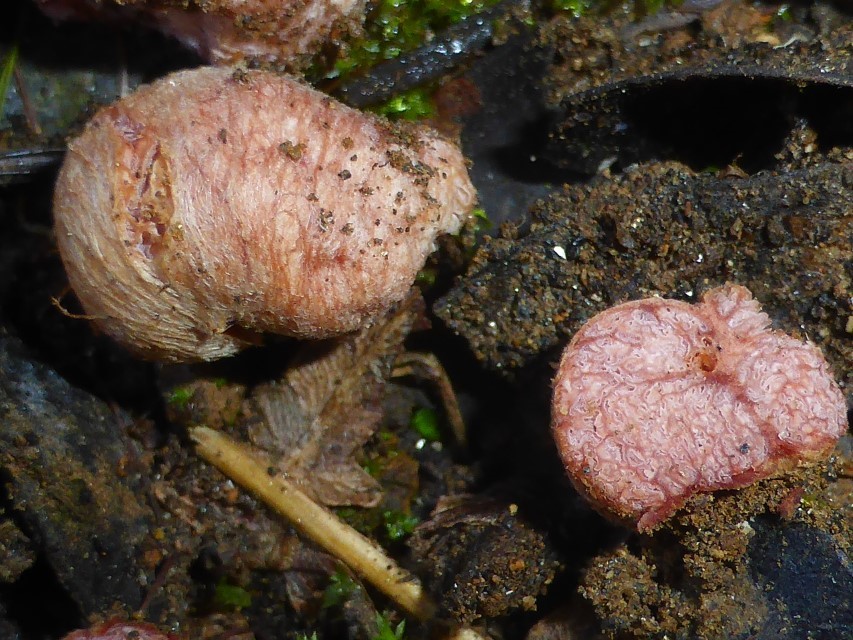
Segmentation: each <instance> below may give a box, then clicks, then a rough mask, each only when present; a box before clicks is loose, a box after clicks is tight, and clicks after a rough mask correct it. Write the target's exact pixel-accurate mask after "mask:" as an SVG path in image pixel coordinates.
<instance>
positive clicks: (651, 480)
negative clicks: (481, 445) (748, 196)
mask: <svg viewBox="0 0 853 640" xmlns="http://www.w3.org/2000/svg"><path fill="white" fill-rule="evenodd" d="M846 412H847V408H846V403H845V401H844V396H843V395H842V393H841V389H840V388H839V387H838V385H837V384H836V382H835V381H834V379H833V377H832V372H831V371H830V368H829V365H828V364H827V362H826V360H825V359H824V357H823V354H822V353H821V352H820V350H819V349H818V348H817V347H816V346H814V345H813V344H810V343H808V342H801V341H800V340H797V339H795V338H793V337H791V336H788V335H786V334H784V333H781V332H779V331H773V330H771V329H770V319H769V317H768V316H767V314H765V313H763V312H762V311H761V307H760V305H759V304H758V302H757V301H755V300H753V298H752V294H751V293H750V292H749V291H748V290H747V289H745V288H744V287H741V286H736V285H727V286H724V287H719V288H717V289H713V290H711V291H708V292H707V293H706V294H705V295H704V297H703V299H702V302H701V303H699V304H697V305H690V304H688V303H685V302H678V301H675V300H664V299H660V298H650V299H647V300H638V301H635V302H628V303H625V304H622V305H619V306H616V307H613V308H612V309H608V310H607V311H604V312H603V313H600V314H599V315H597V316H595V317H594V318H592V319H591V320H590V321H589V322H588V323H587V324H586V325H584V326H583V327H582V328H581V329H580V331H578V332H577V334H576V335H575V336H574V338H573V339H572V341H571V343H570V344H569V346H568V347H567V348H566V350H565V352H564V353H563V357H562V360H561V361H560V366H559V369H558V371H557V376H556V378H555V380H554V400H553V405H552V428H553V433H554V438H555V440H556V443H557V447H558V449H559V451H560V455H561V457H562V459H563V463H564V465H565V467H566V471H567V472H568V474H569V477H570V478H571V480H572V482H573V484H574V485H575V487H576V488H577V489H578V490H579V491H580V492H581V493H582V494H584V495H586V496H587V497H588V498H589V499H590V500H591V501H592V503H593V504H594V505H595V507H596V508H597V509H599V510H601V511H602V512H604V513H605V514H609V515H612V516H616V517H617V518H619V519H621V520H628V521H631V522H633V523H635V524H636V526H637V528H638V529H639V530H640V531H647V530H649V529H651V528H653V527H654V526H655V525H657V524H658V523H660V522H662V521H663V520H665V519H666V518H668V517H669V516H671V515H672V514H673V513H674V512H675V511H676V510H677V509H678V508H679V507H680V506H681V505H683V504H684V502H685V501H686V500H687V498H689V497H690V496H691V495H693V494H694V493H696V492H699V491H714V490H718V489H734V488H738V487H743V486H745V485H747V484H750V483H752V482H754V481H756V480H759V479H761V478H766V477H769V476H772V475H776V474H779V473H782V472H784V471H786V470H788V469H791V468H793V467H795V466H797V465H800V464H803V463H808V462H811V461H815V460H818V459H820V458H821V457H824V456H826V455H827V454H828V452H829V451H830V450H831V449H832V448H833V447H834V446H835V443H836V441H837V440H838V439H839V438H840V437H841V436H842V434H843V433H844V432H845V430H846V428H847V414H846Z"/></svg>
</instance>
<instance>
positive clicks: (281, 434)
mask: <svg viewBox="0 0 853 640" xmlns="http://www.w3.org/2000/svg"><path fill="white" fill-rule="evenodd" d="M422 312H423V300H422V299H421V297H420V294H419V293H417V292H416V291H415V290H412V292H411V293H410V295H409V297H408V298H407V299H406V300H404V301H403V302H402V303H400V305H399V306H398V307H397V308H396V309H393V310H392V311H390V312H389V313H388V314H387V315H386V316H385V318H384V319H383V320H381V321H379V322H377V323H375V324H373V325H371V326H369V327H367V328H365V329H362V330H361V331H359V332H358V333H354V334H350V335H348V336H345V337H343V338H339V339H336V340H332V341H325V342H322V343H306V345H305V347H304V348H303V350H302V351H301V352H300V354H299V355H298V356H297V359H296V362H295V363H294V364H293V366H291V367H290V368H289V369H288V371H287V373H286V374H285V376H284V378H283V379H282V380H281V381H278V382H276V383H271V384H268V385H263V386H262V387H259V388H258V389H257V390H256V391H255V393H254V396H253V399H252V400H253V403H254V404H255V407H256V409H257V412H258V414H259V415H260V416H262V419H261V420H259V421H258V422H257V423H255V424H254V425H253V426H251V427H250V432H249V436H250V438H251V439H252V442H253V443H254V444H255V445H257V446H258V447H261V448H262V449H265V450H266V451H268V452H270V453H272V454H273V457H274V458H275V459H276V460H275V462H274V466H275V468H276V469H277V470H278V471H279V472H280V473H284V474H287V476H288V477H289V478H290V479H291V480H292V479H294V478H295V479H296V480H297V481H298V482H299V483H300V485H301V487H302V489H303V490H305V491H306V492H307V493H309V494H310V495H311V496H312V497H313V498H314V499H316V500H318V501H319V502H322V503H323V504H326V505H331V506H340V505H356V506H365V507H369V506H374V505H376V504H377V503H378V502H379V499H380V488H379V484H378V483H377V482H376V480H374V479H373V478H371V477H370V475H368V474H367V473H366V472H365V471H364V470H363V469H362V468H361V466H360V465H359V464H358V463H357V462H356V460H355V456H356V455H357V453H358V451H359V450H360V448H361V446H362V445H363V444H364V443H365V442H366V441H367V440H368V438H370V436H371V435H372V434H373V432H374V430H375V429H376V425H377V423H378V422H379V419H380V418H381V416H382V412H381V402H382V397H383V394H384V390H385V379H386V377H387V376H388V374H389V373H390V370H391V365H392V363H393V361H394V359H395V358H396V356H397V355H398V354H399V353H400V352H401V351H402V349H403V348H402V343H403V340H404V338H405V337H406V336H407V335H408V334H409V332H410V331H411V329H412V326H413V325H414V323H415V322H416V321H417V320H418V319H419V317H420V316H421V314H422Z"/></svg>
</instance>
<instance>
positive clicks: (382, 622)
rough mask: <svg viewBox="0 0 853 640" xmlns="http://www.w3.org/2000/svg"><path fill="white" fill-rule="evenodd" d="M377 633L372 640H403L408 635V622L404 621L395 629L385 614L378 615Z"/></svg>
mask: <svg viewBox="0 0 853 640" xmlns="http://www.w3.org/2000/svg"><path fill="white" fill-rule="evenodd" d="M376 627H377V629H378V631H377V633H376V635H375V636H373V638H372V639H371V640H403V638H404V637H405V633H406V621H405V620H402V621H400V623H399V624H398V625H397V626H396V627H395V626H394V625H393V624H392V623H391V620H389V617H388V616H387V615H385V614H382V613H378V614H376Z"/></svg>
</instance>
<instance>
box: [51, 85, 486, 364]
mask: <svg viewBox="0 0 853 640" xmlns="http://www.w3.org/2000/svg"><path fill="white" fill-rule="evenodd" d="M474 200H475V195H474V189H473V187H472V185H471V183H470V181H469V179H468V175H467V171H466V168H465V162H464V159H463V157H462V155H461V153H460V152H459V151H458V149H457V148H456V147H455V146H454V145H453V144H452V143H450V142H448V141H446V140H445V139H443V138H441V137H439V136H438V134H435V133H434V132H431V131H429V130H428V129H424V128H415V127H408V128H402V127H396V126H392V125H390V124H389V123H387V122H386V121H384V120H381V119H379V118H376V117H374V116H371V115H365V114H361V113H359V112H357V111H354V110H352V109H349V108H347V107H344V106H343V105H341V104H339V103H336V102H335V101H333V100H332V99H330V98H328V97H327V96H324V95H323V94H321V93H319V92H316V91H314V90H312V89H311V88H309V87H307V86H306V85H304V84H301V83H300V82H298V81H296V80H293V79H290V78H286V77H282V76H277V75H273V74H269V73H265V72H244V71H233V70H229V69H214V68H200V69H196V70H192V71H184V72H180V73H176V74H173V75H171V76H167V77H165V78H163V79H161V80H159V81H157V82H155V83H153V84H152V85H150V86H147V87H144V88H142V89H140V90H138V91H137V92H135V93H134V94H132V95H130V96H128V97H127V98H125V99H123V100H121V101H119V102H118V103H116V104H114V105H112V106H109V107H107V108H105V109H102V110H101V111H100V112H99V113H98V114H97V115H96V116H95V117H94V118H93V119H92V121H91V122H90V123H89V124H88V126H87V127H86V129H85V131H84V132H83V133H82V134H81V135H80V136H79V137H78V138H76V139H74V140H72V141H71V143H70V145H69V151H68V154H67V157H66V160H65V163H64V165H63V167H62V170H61V172H60V175H59V178H58V181H57V186H56V191H55V196H54V213H55V224H56V237H57V242H58V245H59V250H60V253H61V256H62V259H63V262H64V263H65V266H66V270H67V272H68V277H69V280H70V282H71V285H72V287H73V289H74V291H75V292H76V294H77V296H78V298H79V299H80V301H81V303H82V304H83V307H84V308H85V310H86V313H87V314H88V315H89V316H91V317H92V319H93V320H94V322H95V323H96V324H97V325H98V326H99V327H100V328H101V329H102V330H103V331H105V332H106V333H107V334H109V335H111V336H112V337H114V338H115V339H116V340H118V341H119V342H121V343H123V344H124V345H126V346H127V347H128V348H130V349H131V350H133V351H135V352H137V353H138V354H140V355H143V356H146V357H149V358H157V359H164V360H173V361H181V360H212V359H215V358H219V357H223V356H226V355H230V354H232V353H234V352H236V351H237V350H238V349H240V348H241V347H242V346H244V345H245V343H246V342H245V340H246V339H247V337H248V336H247V334H248V333H256V332H272V333H279V334H285V335H290V336H295V337H300V338H323V337H329V336H333V335H338V334H341V333H344V332H348V331H352V330H354V329H356V328H358V327H359V326H361V325H363V324H364V323H366V322H368V321H370V320H371V319H374V318H375V317H377V316H378V315H379V314H380V313H382V312H383V311H384V310H386V309H387V308H388V307H389V306H390V305H391V304H393V303H395V302H397V301H399V300H401V299H402V298H403V297H404V296H405V295H406V293H407V292H408V290H409V288H410V286H411V284H412V282H413V281H414V278H415V276H416V274H417V272H418V270H419V269H420V268H421V266H422V265H423V262H424V260H425V258H426V256H427V255H428V254H429V253H430V252H431V251H432V250H433V249H434V246H435V239H436V236H438V235H439V234H442V233H452V232H455V231H456V230H458V229H459V227H460V225H461V223H462V221H463V219H464V217H465V216H466V215H467V213H468V212H469V211H470V209H471V207H472V206H473V204H474Z"/></svg>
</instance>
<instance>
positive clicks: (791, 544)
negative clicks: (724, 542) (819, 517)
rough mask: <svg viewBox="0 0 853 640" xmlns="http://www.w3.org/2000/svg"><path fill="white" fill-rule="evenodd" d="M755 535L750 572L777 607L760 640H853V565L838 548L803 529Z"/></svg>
mask: <svg viewBox="0 0 853 640" xmlns="http://www.w3.org/2000/svg"><path fill="white" fill-rule="evenodd" d="M754 529H755V531H756V535H755V538H754V539H753V540H752V542H751V543H750V545H749V564H750V572H751V573H752V576H753V579H754V580H755V581H756V582H757V583H758V584H759V585H760V586H761V587H763V590H764V593H765V594H766V596H767V598H768V600H770V602H771V603H773V604H774V605H775V606H774V607H773V608H772V610H771V613H770V616H769V619H768V620H767V622H766V624H765V627H764V629H763V631H762V633H761V634H760V635H759V636H758V638H759V639H766V640H770V639H774V640H775V639H779V640H789V639H790V640H795V639H796V640H798V639H800V638H810V639H812V640H836V639H839V638H853V563H851V561H850V557H849V556H848V555H847V554H846V553H845V552H844V551H842V550H841V549H840V548H839V545H838V542H837V541H836V540H834V539H833V538H832V536H830V535H829V534H828V533H826V532H824V531H821V530H820V529H815V528H813V527H809V526H807V525H805V524H799V523H795V524H790V525H788V526H774V525H773V524H768V523H760V522H757V523H756V524H755V526H754Z"/></svg>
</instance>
